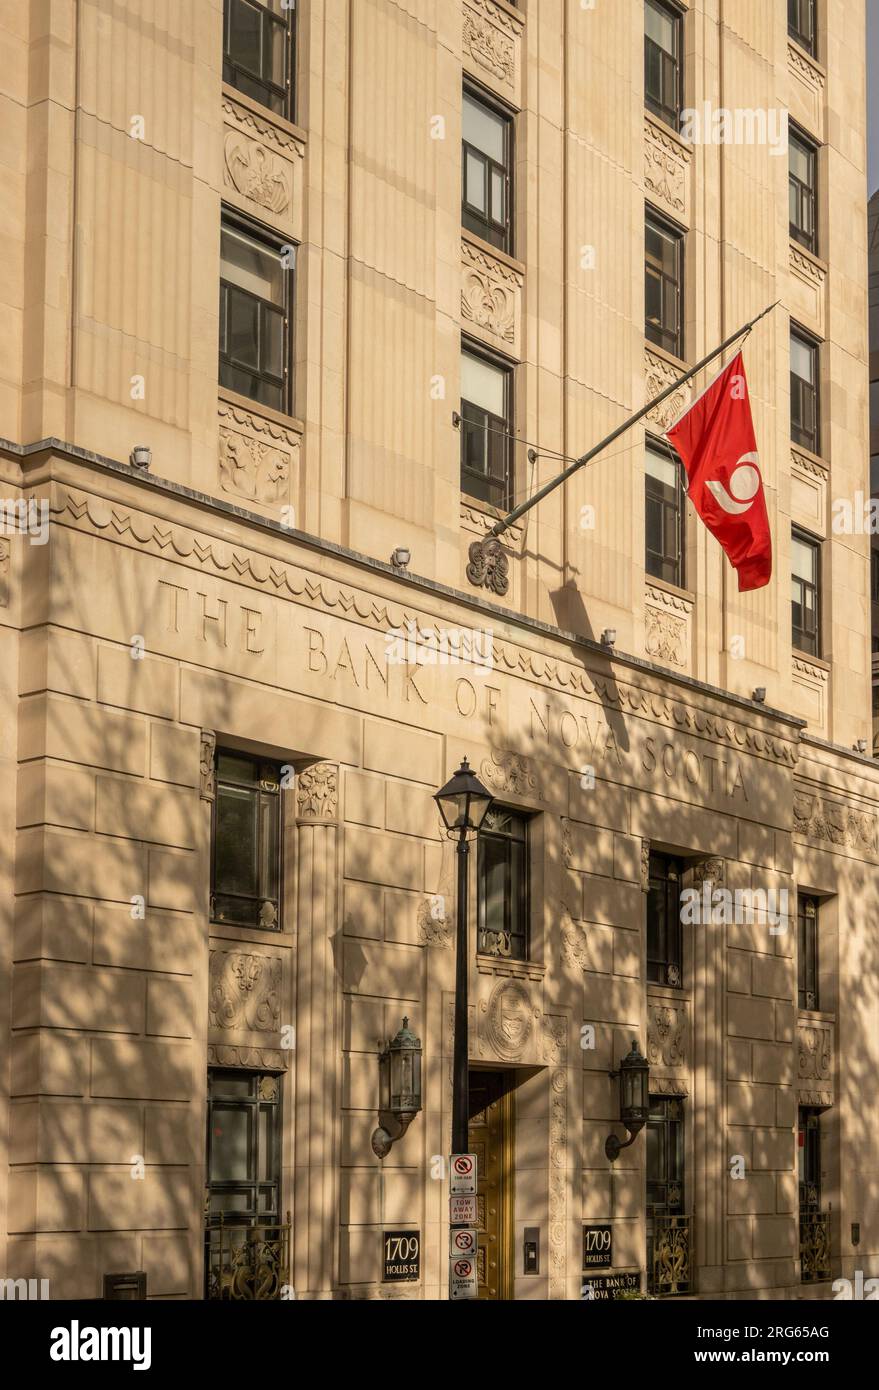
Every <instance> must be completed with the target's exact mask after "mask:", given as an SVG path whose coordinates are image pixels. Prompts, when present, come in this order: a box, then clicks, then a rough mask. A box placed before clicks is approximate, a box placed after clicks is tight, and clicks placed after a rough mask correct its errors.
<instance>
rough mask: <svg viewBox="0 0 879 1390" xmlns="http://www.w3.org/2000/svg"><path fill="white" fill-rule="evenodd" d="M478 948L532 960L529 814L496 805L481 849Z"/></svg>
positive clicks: (481, 837) (483, 952) (486, 824)
mask: <svg viewBox="0 0 879 1390" xmlns="http://www.w3.org/2000/svg"><path fill="white" fill-rule="evenodd" d="M476 874H477V884H478V893H477V947H476V949H477V952H478V953H479V954H480V955H487V956H501V957H504V958H506V959H508V960H527V959H528V916H529V884H528V877H529V875H528V817H527V816H523V815H518V814H517V813H516V812H515V811H509V810H507V809H506V808H504V807H503V806H495V807H492V808H491V810H490V811H489V812H488V814H487V816H486V817H485V820H484V821H483V822H482V826H481V828H480V831H479V839H478V849H477V863H476Z"/></svg>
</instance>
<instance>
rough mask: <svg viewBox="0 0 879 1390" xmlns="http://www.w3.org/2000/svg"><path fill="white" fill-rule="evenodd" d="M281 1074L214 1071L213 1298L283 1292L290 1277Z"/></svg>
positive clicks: (209, 1284) (210, 1157) (208, 1258)
mask: <svg viewBox="0 0 879 1390" xmlns="http://www.w3.org/2000/svg"><path fill="white" fill-rule="evenodd" d="M281 1080H282V1079H281V1077H280V1076H276V1075H273V1074H272V1073H267V1072H250V1071H244V1070H240V1071H219V1070H216V1071H215V1070H211V1071H209V1072H208V1134H207V1202H206V1208H205V1225H206V1228H207V1229H206V1231H205V1297H206V1298H208V1299H230V1298H231V1299H242V1300H244V1299H246V1300H251V1299H260V1300H264V1299H279V1298H281V1297H282V1288H283V1285H284V1284H286V1283H287V1282H288V1281H289V1278H290V1224H289V1223H290V1218H289V1214H288V1217H287V1222H286V1224H284V1225H282V1224H281Z"/></svg>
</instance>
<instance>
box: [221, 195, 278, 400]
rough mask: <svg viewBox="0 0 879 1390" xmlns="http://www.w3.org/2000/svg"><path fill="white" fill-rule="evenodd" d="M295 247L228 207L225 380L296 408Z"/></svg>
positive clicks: (224, 272) (235, 388) (223, 320)
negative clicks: (292, 387)
mask: <svg viewBox="0 0 879 1390" xmlns="http://www.w3.org/2000/svg"><path fill="white" fill-rule="evenodd" d="M294 267H295V248H294V247H292V246H290V245H289V243H285V242H283V241H282V239H281V238H280V237H277V236H274V235H273V234H272V233H270V232H267V231H265V230H264V229H261V228H259V227H257V226H256V225H255V224H253V223H251V222H249V221H248V220H247V219H244V218H241V217H239V216H237V214H234V213H232V212H230V211H228V210H224V212H223V221H222V229H221V235H220V385H221V386H225V387H227V388H228V389H229V390H230V391H237V392H238V393H239V394H240V395H242V396H247V397H248V398H249V399H250V400H254V401H258V402H260V404H262V405H267V406H271V407H272V409H274V410H279V411H282V412H287V411H289V409H290V403H291V393H290V370H289V364H290V342H291V327H290V325H291V318H292V299H293V276H294Z"/></svg>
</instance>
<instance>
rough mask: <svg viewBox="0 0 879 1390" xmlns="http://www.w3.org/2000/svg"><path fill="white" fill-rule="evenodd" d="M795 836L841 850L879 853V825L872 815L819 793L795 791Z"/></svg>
mask: <svg viewBox="0 0 879 1390" xmlns="http://www.w3.org/2000/svg"><path fill="white" fill-rule="evenodd" d="M794 833H795V834H797V835H803V836H804V837H805V838H806V839H809V840H817V841H819V842H821V841H823V842H824V843H826V844H830V845H835V846H836V847H837V848H839V849H851V850H857V851H860V852H864V851H866V852H867V853H869V854H877V853H879V825H877V817H876V816H875V815H873V814H872V812H870V811H861V810H859V809H858V808H856V807H854V806H850V805H845V804H844V803H843V802H840V801H831V800H830V798H829V797H826V796H823V795H819V793H817V792H811V791H804V790H796V791H794Z"/></svg>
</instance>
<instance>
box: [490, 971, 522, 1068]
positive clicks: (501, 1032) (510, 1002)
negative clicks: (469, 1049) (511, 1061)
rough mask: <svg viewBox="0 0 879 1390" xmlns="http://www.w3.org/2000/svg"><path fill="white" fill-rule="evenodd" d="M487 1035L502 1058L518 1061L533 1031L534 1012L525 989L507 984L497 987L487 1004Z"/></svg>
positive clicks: (515, 983) (510, 982)
mask: <svg viewBox="0 0 879 1390" xmlns="http://www.w3.org/2000/svg"><path fill="white" fill-rule="evenodd" d="M487 1009H488V1018H487V1021H486V1034H487V1036H488V1041H489V1042H490V1044H491V1046H492V1047H493V1048H494V1050H495V1051H496V1052H498V1053H499V1054H500V1055H501V1057H518V1056H520V1054H521V1053H522V1051H523V1049H524V1048H525V1045H526V1043H527V1042H528V1040H529V1038H530V1037H531V1033H532V1031H533V1029H534V1012H533V1009H532V1007H531V999H530V996H529V994H528V991H527V990H526V989H525V987H524V985H520V984H518V983H517V982H516V981H515V980H507V981H505V982H504V983H503V984H499V985H496V986H495V988H494V989H493V990H492V993H491V998H490V999H489V1001H488V1005H487Z"/></svg>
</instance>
